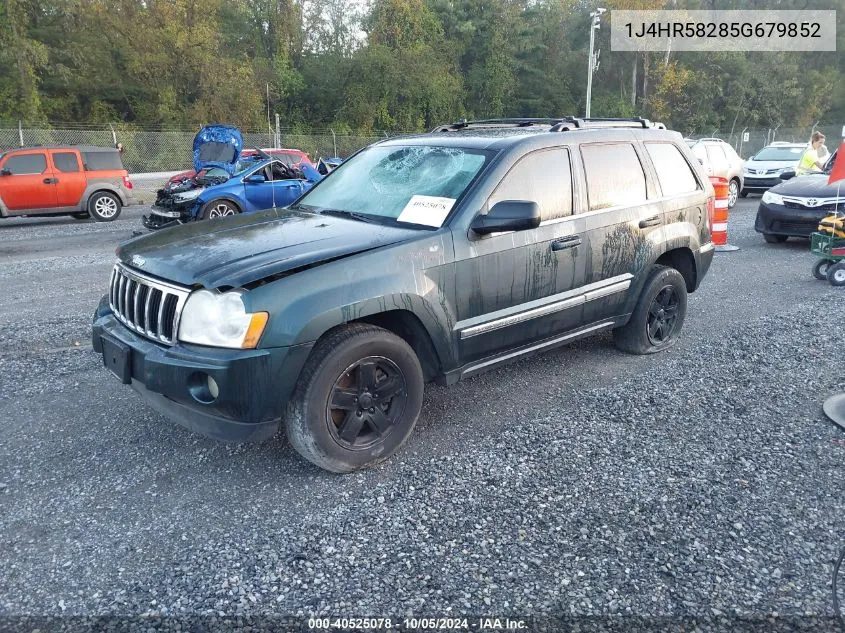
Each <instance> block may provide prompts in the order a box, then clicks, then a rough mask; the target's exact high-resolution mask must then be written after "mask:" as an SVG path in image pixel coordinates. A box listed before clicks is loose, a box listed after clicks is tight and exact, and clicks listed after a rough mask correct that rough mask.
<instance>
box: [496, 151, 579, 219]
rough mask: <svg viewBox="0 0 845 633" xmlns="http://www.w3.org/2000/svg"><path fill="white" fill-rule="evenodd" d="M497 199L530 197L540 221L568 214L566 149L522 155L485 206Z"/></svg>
mask: <svg viewBox="0 0 845 633" xmlns="http://www.w3.org/2000/svg"><path fill="white" fill-rule="evenodd" d="M501 200H530V201H532V202H536V203H537V204H539V205H540V217H541V220H542V221H546V220H555V219H557V218H564V217H566V216H568V215H572V170H571V168H570V163H569V151H567V150H565V149H562V148H556V149H548V150H541V151H538V152H533V153H531V154H529V155H528V156H525V157H524V158H522V159H521V160H520V161H519V162H518V163H517V164H516V165H514V167H513V168H512V169H511V170H510V171H509V172H508V173H507V175H506V176H505V177H504V178H503V179H502V182H501V183H499V186H498V187H497V188H496V191H494V192H493V195H492V196H490V200H489V206H490V207H492V206H493V205H494V204H496V203H497V202H499V201H501Z"/></svg>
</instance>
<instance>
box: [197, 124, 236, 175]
mask: <svg viewBox="0 0 845 633" xmlns="http://www.w3.org/2000/svg"><path fill="white" fill-rule="evenodd" d="M243 146H244V139H243V136H242V135H241V131H240V130H239V129H238V128H236V127H233V126H231V125H206V126H205V127H204V128H202V129H201V130H200V131H199V132H198V133H197V135H196V136H195V137H194V170H195V171H196V172H197V173H199V172H200V171H202V170H203V169H212V168H213V167H218V168H220V169H222V170H223V171H225V172H226V173H227V174H229V177H230V178H231V177H232V175H234V173H235V167H236V165H237V164H238V159H239V158H240V156H241V150H242V149H243Z"/></svg>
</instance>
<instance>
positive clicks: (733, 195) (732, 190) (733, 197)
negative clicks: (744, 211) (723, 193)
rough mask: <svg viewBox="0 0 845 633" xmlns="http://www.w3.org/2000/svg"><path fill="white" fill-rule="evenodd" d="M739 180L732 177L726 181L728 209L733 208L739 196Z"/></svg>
mask: <svg viewBox="0 0 845 633" xmlns="http://www.w3.org/2000/svg"><path fill="white" fill-rule="evenodd" d="M739 189H740V187H739V181H738V180H737V179H736V178H734V179H733V180H731V181H730V183H728V209H733V208H734V205H735V204H736V201H737V198H739Z"/></svg>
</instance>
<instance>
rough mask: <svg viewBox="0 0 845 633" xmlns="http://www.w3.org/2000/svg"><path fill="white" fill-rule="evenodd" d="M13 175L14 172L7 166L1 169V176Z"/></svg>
mask: <svg viewBox="0 0 845 633" xmlns="http://www.w3.org/2000/svg"><path fill="white" fill-rule="evenodd" d="M11 175H12V172H10V171H9V170H8V169H6V168H5V167H4V168H3V169H0V176H11Z"/></svg>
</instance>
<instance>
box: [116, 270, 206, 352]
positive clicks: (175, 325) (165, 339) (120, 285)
mask: <svg viewBox="0 0 845 633" xmlns="http://www.w3.org/2000/svg"><path fill="white" fill-rule="evenodd" d="M188 294H190V291H189V290H187V289H185V288H180V287H179V286H173V285H171V284H168V283H165V282H163V281H158V280H157V279H152V278H150V277H147V276H146V275H142V274H141V273H138V272H136V271H134V270H131V269H129V268H127V267H126V266H124V265H123V264H115V267H114V270H112V274H111V283H110V285H109V305H110V306H111V310H112V312H113V313H114V315H115V316H116V317H117V318H118V320H120V322H121V323H123V325H125V326H126V327H128V328H129V329H131V330H133V331H134V332H137V333H138V334H142V335H143V336H146V337H148V338H151V339H153V340H154V341H158V342H160V343H166V344H167V345H173V344H174V343H175V342H176V335H177V334H178V332H179V317H180V316H181V314H182V307H183V306H184V305H185V300H186V299H187V298H188Z"/></svg>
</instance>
